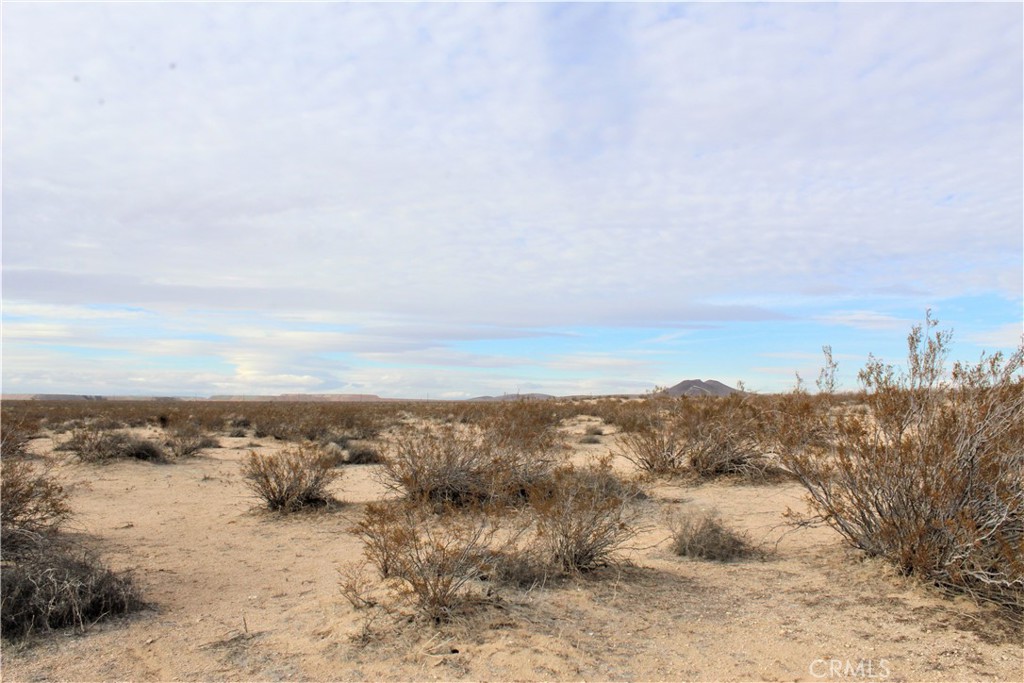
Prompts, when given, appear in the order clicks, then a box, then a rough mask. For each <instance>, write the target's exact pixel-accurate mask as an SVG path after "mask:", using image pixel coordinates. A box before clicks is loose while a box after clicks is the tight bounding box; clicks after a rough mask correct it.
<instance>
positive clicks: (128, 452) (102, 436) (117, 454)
mask: <svg viewBox="0 0 1024 683" xmlns="http://www.w3.org/2000/svg"><path fill="white" fill-rule="evenodd" d="M63 447H64V448H65V449H66V450H70V451H72V452H74V453H75V455H77V456H78V457H79V458H80V459H81V460H83V461H84V462H96V463H98V462H107V461H110V460H118V459H132V458H134V459H136V460H149V461H153V462H163V461H165V460H166V459H167V456H166V454H165V453H164V450H163V449H162V448H161V447H160V445H159V444H157V443H154V442H152V441H148V440H146V439H143V438H140V437H137V436H135V435H133V434H129V433H128V432H122V431H108V430H102V429H96V428H94V427H91V426H90V427H83V428H81V429H76V430H74V431H73V432H72V433H71V438H70V439H68V441H66V442H65V443H64V444H63Z"/></svg>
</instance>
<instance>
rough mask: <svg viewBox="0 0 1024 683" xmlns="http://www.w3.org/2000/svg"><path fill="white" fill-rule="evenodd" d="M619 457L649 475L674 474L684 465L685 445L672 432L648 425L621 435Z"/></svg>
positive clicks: (669, 429)
mask: <svg viewBox="0 0 1024 683" xmlns="http://www.w3.org/2000/svg"><path fill="white" fill-rule="evenodd" d="M619 454H620V455H621V456H622V457H623V458H625V459H626V460H628V461H629V462H631V463H633V464H634V465H636V466H637V467H638V468H640V469H641V470H643V471H644V472H650V473H651V474H672V473H678V472H680V471H682V469H683V468H684V467H685V465H686V452H685V446H684V444H683V442H682V440H681V439H680V438H679V435H678V434H677V433H676V431H675V430H674V429H671V428H664V427H659V426H654V425H650V424H648V425H647V426H646V427H645V428H643V429H634V430H633V431H629V432H624V433H623V434H622V436H621V438H620V440H619Z"/></svg>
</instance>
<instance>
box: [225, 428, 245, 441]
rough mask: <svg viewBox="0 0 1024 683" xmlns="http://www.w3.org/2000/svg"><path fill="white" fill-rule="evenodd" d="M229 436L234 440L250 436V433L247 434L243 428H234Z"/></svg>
mask: <svg viewBox="0 0 1024 683" xmlns="http://www.w3.org/2000/svg"><path fill="white" fill-rule="evenodd" d="M228 436H230V437H231V438H234V439H241V438H245V437H247V436H249V432H247V431H246V430H245V428H243V427H233V428H232V429H231V431H230V432H228Z"/></svg>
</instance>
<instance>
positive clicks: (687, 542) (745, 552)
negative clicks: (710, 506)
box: [670, 511, 757, 562]
mask: <svg viewBox="0 0 1024 683" xmlns="http://www.w3.org/2000/svg"><path fill="white" fill-rule="evenodd" d="M670 528H671V529H672V552H674V553H675V554H676V555H682V556H684V557H697V558H700V559H703V560H716V561H718V562H728V561H730V560H736V559H742V558H747V557H752V556H754V555H756V554H757V551H756V549H755V548H754V546H753V545H751V543H750V541H749V539H748V538H747V537H746V536H745V535H743V534H740V533H737V532H735V531H732V530H730V529H728V528H726V527H725V525H724V524H722V520H721V518H720V517H719V515H718V513H717V512H715V511H711V512H708V513H705V514H703V515H699V516H696V515H686V516H680V517H677V518H675V519H673V520H672V521H671V522H670Z"/></svg>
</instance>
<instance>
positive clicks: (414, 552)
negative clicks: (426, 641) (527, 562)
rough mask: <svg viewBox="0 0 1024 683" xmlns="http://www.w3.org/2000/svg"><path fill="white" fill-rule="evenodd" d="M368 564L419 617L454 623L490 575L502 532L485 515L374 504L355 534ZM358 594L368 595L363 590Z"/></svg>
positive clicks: (410, 506) (354, 529)
mask: <svg viewBox="0 0 1024 683" xmlns="http://www.w3.org/2000/svg"><path fill="white" fill-rule="evenodd" d="M352 531H353V533H355V534H356V535H357V536H359V537H360V539H362V541H363V544H364V548H365V552H366V556H367V559H368V560H369V561H370V562H371V563H372V564H373V565H374V566H376V568H377V570H378V572H379V574H380V576H381V578H383V579H384V580H386V581H387V582H388V583H389V584H390V585H391V586H392V587H393V588H394V589H395V590H396V591H397V593H398V594H399V595H400V596H401V597H403V598H407V599H409V600H410V601H411V602H412V604H413V605H414V607H415V609H416V612H417V613H418V614H419V615H421V616H423V617H425V618H427V619H429V620H431V621H434V622H442V621H449V620H450V619H451V618H452V617H453V616H454V615H455V614H456V613H457V612H458V610H459V609H460V608H461V607H462V606H463V605H465V603H466V602H467V600H469V599H471V597H472V595H473V591H472V587H473V585H474V584H475V583H476V582H477V581H478V580H479V579H480V578H481V576H482V575H483V574H484V573H485V571H486V567H487V562H486V558H487V557H488V549H489V548H490V546H491V543H492V541H493V539H494V537H495V533H496V531H497V529H496V527H494V526H493V525H492V524H491V523H490V521H489V519H488V517H487V516H486V515H482V514H448V515H445V516H444V517H443V518H442V519H439V518H437V517H435V516H434V515H433V514H431V513H430V512H429V511H427V510H425V509H424V508H422V507H420V506H414V505H410V504H404V503H399V504H392V505H379V504H376V505H368V506H367V507H366V510H365V512H364V514H363V517H362V518H361V520H360V521H359V522H358V523H357V524H356V526H355V527H354V528H353V529H352ZM358 588H359V590H358V591H357V594H358V595H360V596H362V595H365V588H363V587H361V586H358Z"/></svg>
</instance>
